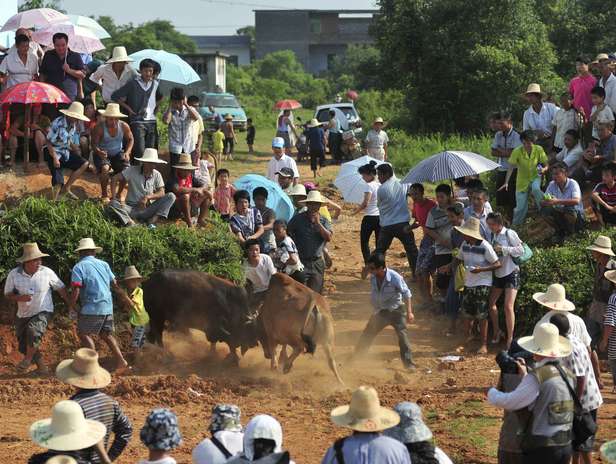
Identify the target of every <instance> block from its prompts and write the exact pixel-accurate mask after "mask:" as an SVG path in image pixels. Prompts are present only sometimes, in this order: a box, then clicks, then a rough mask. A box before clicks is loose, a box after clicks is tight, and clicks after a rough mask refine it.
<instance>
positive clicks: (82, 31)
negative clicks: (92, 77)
mask: <svg viewBox="0 0 616 464" xmlns="http://www.w3.org/2000/svg"><path fill="white" fill-rule="evenodd" d="M58 32H63V33H65V34H66V35H67V36H68V44H69V48H70V49H71V50H73V51H74V52H77V53H90V54H91V53H94V52H97V51H99V50H104V49H105V46H104V45H103V43H102V42H101V41H100V39H99V38H98V37H97V36H96V35H95V33H94V32H93V31H92V30H90V29H87V28H85V27H82V26H75V25H74V24H70V23H66V22H65V23H61V24H57V23H54V24H52V25H50V26H48V27H46V28H45V29H41V30H40V31H36V32H34V33H33V34H32V38H33V39H34V40H35V41H36V42H38V43H40V44H41V45H46V46H48V47H52V46H53V36H54V34H56V33H58Z"/></svg>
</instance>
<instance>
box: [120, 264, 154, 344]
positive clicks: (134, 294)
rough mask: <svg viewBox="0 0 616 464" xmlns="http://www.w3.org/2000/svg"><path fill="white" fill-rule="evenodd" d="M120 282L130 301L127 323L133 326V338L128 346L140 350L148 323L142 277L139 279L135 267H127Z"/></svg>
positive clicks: (139, 276)
mask: <svg viewBox="0 0 616 464" xmlns="http://www.w3.org/2000/svg"><path fill="white" fill-rule="evenodd" d="M122 282H123V283H124V286H125V287H126V292H127V293H128V297H129V298H130V301H131V307H130V308H129V309H130V315H129V316H128V321H129V322H130V325H132V326H133V337H132V339H131V342H130V346H131V347H133V348H137V349H140V348H142V347H143V344H144V343H145V334H146V332H147V329H148V323H149V322H150V316H149V315H148V313H147V311H146V310H145V306H144V305H143V290H142V289H141V287H140V285H141V282H143V277H141V274H139V271H137V268H136V267H135V266H127V267H126V269H125V270H124V278H123V279H122Z"/></svg>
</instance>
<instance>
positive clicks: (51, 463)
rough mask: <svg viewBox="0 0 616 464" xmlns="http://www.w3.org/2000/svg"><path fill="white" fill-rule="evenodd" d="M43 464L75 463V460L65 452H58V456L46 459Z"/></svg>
mask: <svg viewBox="0 0 616 464" xmlns="http://www.w3.org/2000/svg"><path fill="white" fill-rule="evenodd" d="M45 464H77V461H75V458H72V457H70V456H66V455H65V454H59V455H58V456H54V457H53V458H49V459H47V461H45Z"/></svg>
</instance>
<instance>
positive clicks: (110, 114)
mask: <svg viewBox="0 0 616 464" xmlns="http://www.w3.org/2000/svg"><path fill="white" fill-rule="evenodd" d="M98 112H99V113H100V115H101V116H105V117H106V118H126V117H128V116H126V115H125V114H124V113H122V112H121V111H120V105H118V104H117V103H107V106H106V107H105V109H104V110H98Z"/></svg>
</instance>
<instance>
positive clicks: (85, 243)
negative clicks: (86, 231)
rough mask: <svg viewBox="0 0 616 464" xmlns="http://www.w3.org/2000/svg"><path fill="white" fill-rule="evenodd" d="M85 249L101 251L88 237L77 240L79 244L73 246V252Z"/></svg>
mask: <svg viewBox="0 0 616 464" xmlns="http://www.w3.org/2000/svg"><path fill="white" fill-rule="evenodd" d="M86 250H94V251H96V252H97V253H100V252H101V251H103V249H102V248H101V247H99V246H96V245H95V243H94V240H93V239H91V238H90V237H86V238H82V239H81V240H79V245H77V248H75V252H76V253H77V252H80V251H86Z"/></svg>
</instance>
